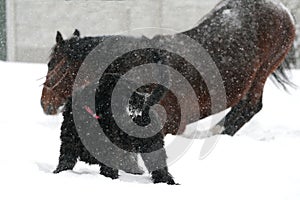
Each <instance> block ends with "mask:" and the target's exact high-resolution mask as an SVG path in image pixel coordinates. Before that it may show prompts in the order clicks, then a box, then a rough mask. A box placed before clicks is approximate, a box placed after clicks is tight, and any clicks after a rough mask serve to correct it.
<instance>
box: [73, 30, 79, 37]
mask: <svg viewBox="0 0 300 200" xmlns="http://www.w3.org/2000/svg"><path fill="white" fill-rule="evenodd" d="M73 36H75V37H80V32H79V30H78V29H75V31H74V33H73Z"/></svg>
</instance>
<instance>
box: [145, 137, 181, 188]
mask: <svg viewBox="0 0 300 200" xmlns="http://www.w3.org/2000/svg"><path fill="white" fill-rule="evenodd" d="M149 142H150V143H151V146H152V147H153V151H150V153H142V154H141V156H142V158H143V161H144V163H145V166H146V167H147V169H148V171H149V172H150V173H151V175H152V180H153V182H154V183H167V184H169V185H175V184H176V183H175V181H174V180H173V177H172V175H171V174H170V173H169V172H168V166H167V161H166V160H167V154H166V150H165V148H164V141H163V136H162V134H160V137H159V139H158V140H157V139H156V140H149ZM145 146H149V145H145ZM143 152H145V151H143Z"/></svg>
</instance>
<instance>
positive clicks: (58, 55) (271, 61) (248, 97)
mask: <svg viewBox="0 0 300 200" xmlns="http://www.w3.org/2000/svg"><path fill="white" fill-rule="evenodd" d="M179 34H183V35H185V36H188V37H190V38H191V39H193V40H194V41H196V42H198V43H199V44H200V45H201V46H202V47H203V48H204V49H205V50H206V51H207V52H208V54H209V55H210V57H211V58H212V60H213V61H214V63H215V64H216V67H217V69H218V71H219V73H220V75H221V78H222V81H223V83H222V84H223V86H224V88H225V93H226V96H225V98H226V106H225V107H223V108H220V109H219V110H218V109H214V110H213V111H212V109H211V107H212V102H211V96H210V91H209V89H208V88H207V85H206V84H207V83H206V82H205V81H204V79H203V77H201V75H200V73H199V72H198V71H196V70H194V67H193V66H192V65H191V64H190V63H188V62H187V61H186V60H185V59H184V58H180V56H175V55H174V54H171V53H170V54H168V53H167V54H168V55H167V56H166V55H161V58H162V59H161V60H162V61H160V62H163V63H165V64H167V65H169V66H171V67H172V68H174V69H175V70H177V71H178V72H180V73H181V74H184V77H185V79H187V80H188V81H189V83H190V84H191V85H192V87H193V90H194V92H195V94H196V96H197V98H198V101H197V102H196V103H195V102H193V101H192V100H191V99H190V97H189V96H188V95H187V96H185V105H186V106H182V107H184V109H186V113H188V114H185V115H182V114H178V113H179V112H180V109H179V108H174V106H173V105H177V104H178V102H177V99H176V98H175V97H174V94H173V93H172V92H171V90H172V88H170V90H167V91H166V92H165V93H164V95H163V96H162V95H160V98H159V100H158V102H157V103H158V104H160V105H162V106H163V107H164V108H165V110H166V112H167V115H168V120H167V121H166V125H165V126H164V129H163V133H164V134H168V133H171V134H182V133H183V131H184V129H185V126H186V125H187V124H190V123H192V122H195V121H197V120H199V119H203V118H205V117H207V116H210V115H212V114H214V113H217V112H220V111H222V110H224V109H226V108H229V107H231V108H232V109H231V111H230V112H229V113H228V114H227V115H226V117H225V122H224V127H223V131H222V134H228V135H234V134H235V133H236V132H237V131H238V130H239V129H240V128H241V127H242V126H243V125H244V124H245V123H246V122H248V121H249V120H250V119H251V118H252V117H253V116H254V115H255V114H256V113H257V112H259V111H260V110H261V108H262V95H263V88H264V85H265V82H266V80H267V78H268V77H269V76H270V75H271V74H273V75H274V77H275V78H276V80H277V81H278V82H279V83H281V84H285V83H286V82H288V80H287V79H285V78H286V76H285V74H284V70H283V69H282V67H281V63H282V62H283V61H284V59H285V57H286V55H287V54H288V52H289V50H290V49H291V47H292V44H293V41H294V38H295V25H294V22H293V19H292V17H291V15H290V13H289V12H288V11H287V10H286V9H285V8H284V7H283V6H282V4H280V3H273V2H271V1H265V0H241V1H236V0H229V1H228V0H226V1H221V3H219V4H218V5H217V6H216V7H215V9H214V10H213V11H212V12H211V13H209V14H208V15H207V16H206V17H204V18H203V19H202V20H201V22H200V23H199V25H198V26H196V27H195V28H192V29H191V30H188V31H185V32H182V33H179ZM110 37H113V36H104V37H84V38H80V36H79V31H77V30H76V31H75V32H74V34H73V37H71V38H70V39H68V40H64V39H63V37H62V35H61V34H60V33H59V32H58V33H57V36H56V43H57V44H56V45H55V46H54V48H53V52H52V54H51V59H50V62H49V63H48V67H49V69H48V74H47V77H46V82H45V83H44V89H43V92H42V97H41V105H42V107H43V109H44V112H45V113H46V114H51V115H53V114H56V113H57V112H58V108H59V107H61V106H63V105H64V103H65V102H66V99H67V98H68V97H70V96H71V94H72V87H73V84H74V80H75V78H76V75H77V72H78V70H79V68H80V66H81V64H82V63H83V61H84V59H85V58H86V57H87V55H88V54H89V53H90V52H91V51H92V50H93V49H94V48H95V47H96V46H97V45H99V44H101V43H102V42H104V41H105V40H106V39H108V38H110ZM164 37H165V36H158V37H155V38H154V39H153V40H155V39H157V38H164ZM166 37H167V36H166ZM186 48H187V49H188V48H189V47H188V46H187V47H186ZM157 53H158V54H160V53H161V51H158V52H157ZM161 54H164V53H161ZM129 55H130V54H129ZM130 56H131V57H132V59H133V60H134V58H133V57H134V56H133V55H130ZM130 56H129V57H128V59H130ZM149 56H150V57H151V55H149ZM138 61H140V60H137V61H136V62H138ZM140 62H141V64H145V62H144V61H140ZM149 62H155V61H151V59H150V60H149ZM129 63H132V62H129ZM136 64H138V63H135V65H136ZM122 67H123V68H122V69H121V71H122V73H123V71H126V70H128V69H129V68H131V66H130V64H124V65H122ZM122 73H121V74H122ZM123 74H124V73H123ZM208 79H209V78H208ZM206 80H207V77H206ZM211 80H212V81H213V78H211ZM178 118H180V119H181V124H180V127H178V126H179V125H178V123H179V121H178Z"/></svg>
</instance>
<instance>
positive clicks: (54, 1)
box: [7, 0, 218, 62]
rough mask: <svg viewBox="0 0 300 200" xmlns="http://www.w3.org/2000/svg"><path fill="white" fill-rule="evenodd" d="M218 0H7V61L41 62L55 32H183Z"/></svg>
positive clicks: (95, 33)
mask: <svg viewBox="0 0 300 200" xmlns="http://www.w3.org/2000/svg"><path fill="white" fill-rule="evenodd" d="M217 2H218V0H210V1H208V0H185V1H182V0H68V1H66V0H7V18H8V30H7V31H8V36H9V37H8V59H9V60H11V61H22V62H46V61H47V58H48V55H49V51H50V49H51V47H52V46H53V45H54V39H55V34H56V31H57V30H60V31H61V32H62V34H63V35H64V36H70V34H72V32H73V31H74V29H75V28H78V29H79V30H80V31H81V34H82V35H103V34H117V33H120V32H122V31H126V30H132V29H136V28H143V27H165V28H170V29H173V30H174V31H181V30H185V29H187V28H190V27H192V26H194V25H195V24H196V23H197V21H198V20H199V19H200V18H201V17H202V16H203V15H204V14H206V13H207V12H209V10H210V9H212V8H213V7H214V5H215V4H216V3H217ZM141 32H143V31H141ZM155 33H158V32H157V30H154V31H153V34H155ZM149 34H151V32H150V33H149Z"/></svg>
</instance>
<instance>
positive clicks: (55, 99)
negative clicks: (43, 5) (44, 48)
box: [41, 30, 82, 115]
mask: <svg viewBox="0 0 300 200" xmlns="http://www.w3.org/2000/svg"><path fill="white" fill-rule="evenodd" d="M79 40H80V33H79V31H78V30H75V32H74V33H73V36H72V37H71V38H69V39H67V40H64V39H63V37H62V35H61V33H60V32H57V35H56V44H55V46H54V47H53V49H52V53H51V56H50V61H49V63H48V73H47V76H46V81H45V83H44V88H43V91H42V97H41V106H42V108H43V110H44V112H45V113H46V114H48V115H55V114H57V113H58V110H59V108H60V107H61V106H63V105H64V103H65V102H66V100H67V98H68V97H70V96H71V95H72V87H73V83H74V81H75V78H76V74H77V72H78V69H79V67H80V64H81V62H82V61H81V59H80V57H78V55H80V53H79V51H80V48H79V47H78V43H79V42H78V41H79Z"/></svg>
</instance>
